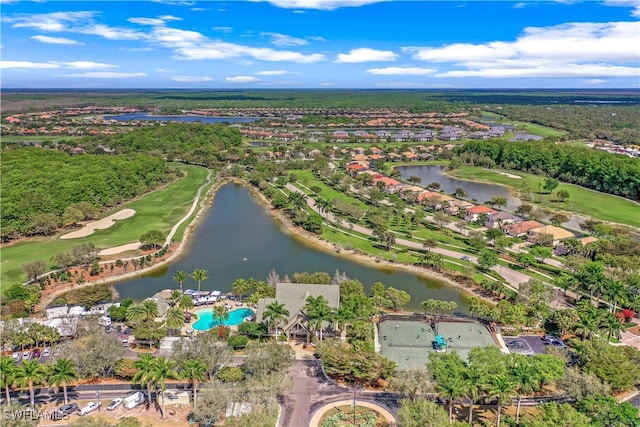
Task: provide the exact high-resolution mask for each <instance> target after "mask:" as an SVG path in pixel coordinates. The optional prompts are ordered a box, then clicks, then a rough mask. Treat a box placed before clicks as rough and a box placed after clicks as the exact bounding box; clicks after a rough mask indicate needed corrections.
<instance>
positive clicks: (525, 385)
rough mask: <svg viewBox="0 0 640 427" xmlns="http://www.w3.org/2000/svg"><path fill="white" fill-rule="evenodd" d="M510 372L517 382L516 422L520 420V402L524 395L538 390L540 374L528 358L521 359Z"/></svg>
mask: <svg viewBox="0 0 640 427" xmlns="http://www.w3.org/2000/svg"><path fill="white" fill-rule="evenodd" d="M509 373H510V374H511V378H512V379H514V380H515V382H516V394H517V399H518V403H517V408H516V424H517V423H519V422H520V403H521V402H522V395H523V394H524V395H527V394H530V393H533V392H534V391H536V390H537V389H538V388H539V386H540V376H539V375H538V371H537V370H536V369H535V368H534V367H533V365H531V364H529V363H527V361H526V360H519V361H518V362H516V363H515V364H514V365H513V366H511V367H510V369H509Z"/></svg>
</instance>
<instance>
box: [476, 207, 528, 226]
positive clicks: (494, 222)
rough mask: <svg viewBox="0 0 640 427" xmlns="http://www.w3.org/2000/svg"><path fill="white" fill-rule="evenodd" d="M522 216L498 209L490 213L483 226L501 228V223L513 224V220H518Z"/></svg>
mask: <svg viewBox="0 0 640 427" xmlns="http://www.w3.org/2000/svg"><path fill="white" fill-rule="evenodd" d="M520 221H522V218H520V217H519V216H515V215H513V214H510V213H509V212H503V211H500V212H498V213H497V214H495V215H491V216H490V217H489V218H488V219H487V222H485V224H484V226H485V227H487V228H502V226H503V225H506V224H513V223H514V222H520Z"/></svg>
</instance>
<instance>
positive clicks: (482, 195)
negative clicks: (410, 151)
mask: <svg viewBox="0 0 640 427" xmlns="http://www.w3.org/2000/svg"><path fill="white" fill-rule="evenodd" d="M397 169H398V170H399V171H400V173H401V174H402V178H403V179H407V178H409V177H410V176H418V177H420V178H422V182H421V183H420V185H421V186H423V187H426V186H427V185H429V184H431V183H432V182H438V183H440V190H444V192H445V193H446V194H452V193H453V192H454V191H456V188H464V189H465V190H466V191H467V193H469V196H468V198H469V199H476V200H477V201H478V203H484V202H486V201H487V200H491V198H493V197H506V198H507V208H508V209H511V210H515V209H516V208H517V207H518V206H520V205H521V204H522V203H521V202H520V200H519V199H518V198H517V197H514V196H513V195H512V194H511V192H510V191H509V189H508V188H507V187H503V186H501V185H494V184H486V183H483V182H473V181H464V180H461V179H456V178H452V177H449V176H446V175H444V174H443V173H442V172H443V171H444V167H442V166H438V165H422V166H400V167H398V168H397Z"/></svg>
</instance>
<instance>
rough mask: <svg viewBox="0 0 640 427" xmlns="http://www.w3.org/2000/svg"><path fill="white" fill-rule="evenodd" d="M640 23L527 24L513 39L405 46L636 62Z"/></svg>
mask: <svg viewBox="0 0 640 427" xmlns="http://www.w3.org/2000/svg"><path fill="white" fill-rule="evenodd" d="M637 46H640V23H638V22H606V23H595V22H572V23H567V24H561V25H557V26H553V27H527V28H525V30H524V34H523V35H522V36H520V37H518V38H517V39H516V40H515V41H513V42H504V41H494V42H489V43H486V44H470V43H456V44H451V45H447V46H444V47H441V48H415V47H409V48H404V51H406V52H412V53H413V57H414V59H419V60H423V61H432V62H467V61H474V60H486V61H491V60H496V59H507V58H523V57H524V58H527V57H529V58H553V59H559V60H563V61H633V62H637V61H638V60H639V59H640V54H639V53H638V52H639V51H638V49H637Z"/></svg>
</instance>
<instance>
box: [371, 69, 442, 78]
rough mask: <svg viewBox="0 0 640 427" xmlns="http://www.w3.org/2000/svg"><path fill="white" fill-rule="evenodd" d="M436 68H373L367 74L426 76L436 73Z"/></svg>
mask: <svg viewBox="0 0 640 427" xmlns="http://www.w3.org/2000/svg"><path fill="white" fill-rule="evenodd" d="M436 71H438V70H436V69H435V68H420V67H386V68H371V69H369V70H367V73H370V74H378V75H386V76H402V75H405V76H424V75H427V74H433V73H435V72H436Z"/></svg>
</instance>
